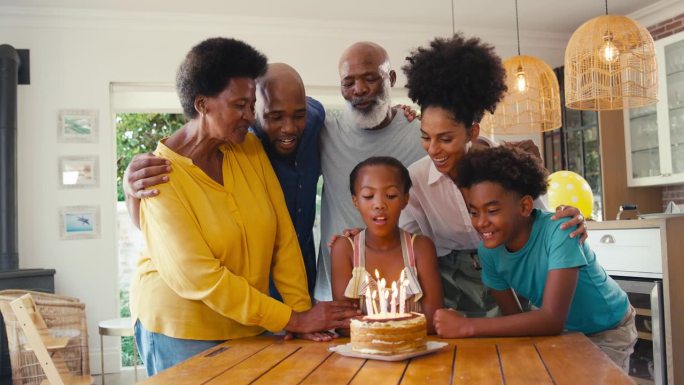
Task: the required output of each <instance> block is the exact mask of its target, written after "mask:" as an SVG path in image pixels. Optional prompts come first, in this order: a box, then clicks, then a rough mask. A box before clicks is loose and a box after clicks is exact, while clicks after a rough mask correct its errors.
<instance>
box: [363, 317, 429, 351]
mask: <svg viewBox="0 0 684 385" xmlns="http://www.w3.org/2000/svg"><path fill="white" fill-rule="evenodd" d="M426 337H427V323H426V321H425V316H424V315H422V314H420V313H393V314H389V313H381V314H372V315H367V316H365V317H363V318H361V319H354V320H352V321H351V344H352V350H353V351H356V352H359V353H365V354H378V355H396V354H404V353H412V352H416V351H421V350H425V349H426V348H427V340H426Z"/></svg>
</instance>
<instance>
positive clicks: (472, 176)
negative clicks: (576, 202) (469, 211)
mask: <svg viewBox="0 0 684 385" xmlns="http://www.w3.org/2000/svg"><path fill="white" fill-rule="evenodd" d="M457 171H458V174H457V176H456V184H457V185H458V186H459V187H462V188H470V187H471V186H473V185H475V184H478V183H481V182H493V183H498V184H500V185H501V186H502V187H503V188H504V189H506V190H507V191H515V192H516V193H518V194H519V195H520V196H525V195H529V196H531V197H532V198H533V199H537V198H538V197H539V196H540V195H542V194H544V193H546V189H547V182H546V180H547V177H548V175H549V172H548V171H547V170H546V169H545V168H544V166H542V164H541V162H539V160H537V159H535V158H534V157H533V156H532V155H530V154H529V153H527V152H524V151H522V150H520V149H518V148H509V147H504V146H499V147H494V148H488V149H482V150H474V151H470V152H468V153H467V154H466V155H464V156H463V158H461V161H460V162H459V164H458V166H457Z"/></svg>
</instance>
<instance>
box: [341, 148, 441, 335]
mask: <svg viewBox="0 0 684 385" xmlns="http://www.w3.org/2000/svg"><path fill="white" fill-rule="evenodd" d="M349 188H350V190H351V194H352V202H353V203H354V206H355V207H356V208H357V209H358V210H359V212H360V213H361V217H362V219H363V221H364V223H365V224H366V228H365V229H364V230H362V231H361V232H359V233H358V234H356V235H355V236H354V237H353V238H351V237H339V238H337V239H336V240H335V242H334V243H333V245H332V254H331V255H332V289H333V298H334V299H335V300H337V299H345V298H360V297H361V296H363V297H364V307H366V308H368V307H369V306H370V309H372V308H373V306H378V309H377V312H376V313H383V312H386V311H387V310H383V309H382V305H385V306H388V304H390V305H391V302H392V301H391V299H392V298H393V293H396V292H397V291H399V292H401V291H402V287H403V290H405V298H407V301H406V303H405V305H406V306H407V308H406V309H404V310H405V311H422V312H423V313H424V314H425V316H426V318H427V321H428V325H429V327H428V331H429V332H430V331H431V330H432V315H433V313H434V312H435V310H436V309H439V308H441V307H442V306H443V303H442V285H441V282H440V279H439V271H438V269H437V259H436V255H435V246H434V245H433V243H432V241H431V240H430V239H429V238H427V237H424V236H420V235H412V234H410V233H408V232H406V231H404V230H401V229H400V228H399V227H398V225H397V224H398V222H399V215H400V213H401V210H402V209H403V208H404V207H406V204H407V203H408V199H409V194H408V192H409V189H410V188H411V179H410V177H409V174H408V170H406V167H404V166H403V165H402V164H401V162H399V161H398V160H396V159H394V158H391V157H371V158H368V159H366V160H364V161H363V162H361V163H359V164H358V165H357V166H356V167H355V168H354V169H353V170H352V172H351V174H350V176H349ZM376 271H377V273H376V274H373V273H375V272H376ZM419 272H420V273H419ZM372 274H373V275H372ZM379 277H384V278H383V279H380V278H379ZM400 277H402V278H403V279H401V278H400ZM395 280H396V281H397V288H396V289H395V290H394V291H393V290H392V289H391V288H389V287H385V285H383V284H386V281H389V282H392V281H395ZM404 282H407V283H404ZM373 293H376V295H374V294H373ZM369 297H370V298H371V301H370V302H368V301H367V298H369ZM373 297H377V298H378V300H379V302H378V303H375V302H374V301H372V299H373ZM385 297H386V298H389V299H388V300H387V301H385ZM398 298H400V296H399V297H398ZM401 302H402V301H400V300H399V303H398V305H397V306H398V308H401V307H402V304H401ZM366 303H370V305H368V304H366ZM381 304H382V305H381ZM370 309H366V313H367V314H372V313H373V310H370ZM385 309H387V308H385ZM393 312H395V313H396V312H398V309H394V310H393ZM340 331H341V332H342V333H343V334H344V333H345V330H340Z"/></svg>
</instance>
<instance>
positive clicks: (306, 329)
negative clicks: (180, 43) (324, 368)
mask: <svg viewBox="0 0 684 385" xmlns="http://www.w3.org/2000/svg"><path fill="white" fill-rule="evenodd" d="M265 69H266V57H264V56H263V55H262V54H261V53H259V52H258V51H256V50H255V49H254V48H252V47H251V46H249V45H247V44H245V43H243V42H241V41H238V40H233V39H225V38H213V39H208V40H205V41H203V42H201V43H200V44H198V45H197V46H195V47H193V48H192V50H191V51H190V52H189V53H188V54H187V56H186V58H185V60H184V61H183V63H182V64H181V66H180V68H179V70H178V74H177V78H176V87H177V91H178V95H179V96H180V100H181V104H182V106H183V112H184V114H185V115H186V117H187V118H188V119H189V121H188V123H186V124H185V125H184V126H183V127H182V128H180V129H179V130H178V131H177V132H176V133H174V134H173V135H171V136H170V137H168V138H166V139H164V140H162V141H160V142H159V145H158V147H157V150H156V151H155V154H156V155H157V156H160V157H163V158H166V159H167V160H168V161H169V162H170V165H171V166H172V169H173V171H172V172H173V177H172V178H170V181H169V182H168V183H164V184H162V185H159V186H158V187H156V188H158V189H159V190H160V194H159V196H158V197H156V198H155V199H147V200H143V201H142V203H141V207H140V221H141V222H140V224H141V229H142V231H143V234H144V236H145V240H146V244H147V251H146V253H145V256H144V257H142V258H141V259H140V261H139V262H138V267H137V272H136V277H135V278H134V282H133V285H132V290H131V291H132V297H131V312H132V315H133V317H134V319H135V320H136V323H135V334H136V338H137V343H138V347H139V349H140V352H141V354H142V357H143V361H144V362H145V365H146V367H147V371H148V374H149V375H153V374H156V373H157V372H159V371H161V370H164V369H166V368H168V367H170V366H173V365H175V364H177V363H179V362H180V361H183V360H184V359H186V358H188V357H191V356H193V355H195V354H197V353H198V352H200V351H202V350H206V349H208V348H210V347H212V346H214V345H216V344H218V343H220V342H222V341H224V340H227V339H233V338H240V337H248V336H254V335H258V334H261V333H263V332H264V331H265V330H268V331H271V332H278V331H281V330H286V331H288V332H291V333H305V337H308V338H311V339H318V340H320V339H329V338H330V337H329V335H327V334H325V333H315V332H317V331H321V330H328V329H331V328H335V327H339V325H342V324H345V323H347V322H348V318H349V317H351V316H354V315H357V314H358V313H357V311H356V310H355V308H354V305H353V304H351V303H345V302H327V303H319V304H317V305H316V306H314V307H313V308H311V302H310V299H309V295H308V292H307V285H306V273H305V270H304V265H303V262H302V257H301V251H300V249H299V246H298V243H297V238H296V235H295V232H294V228H293V225H292V222H291V221H290V217H289V215H288V211H287V207H286V206H285V201H284V198H283V193H282V191H281V189H280V185H279V183H278V180H277V178H276V176H275V173H274V172H273V169H272V168H271V164H270V162H269V160H268V158H267V156H266V154H265V153H264V150H263V148H262V147H261V144H260V142H259V140H258V139H257V138H256V137H255V136H254V135H252V134H251V133H248V128H249V126H250V125H251V124H253V123H254V110H253V109H254V103H255V84H254V79H255V78H256V77H258V76H259V75H261V74H263V73H264V72H265ZM271 272H272V273H273V279H274V281H275V284H276V287H277V288H278V291H279V292H280V293H281V294H282V298H283V301H284V303H282V302H279V301H277V300H275V299H273V298H271V297H269V295H268V279H269V274H270V273H271ZM307 333H309V334H307Z"/></svg>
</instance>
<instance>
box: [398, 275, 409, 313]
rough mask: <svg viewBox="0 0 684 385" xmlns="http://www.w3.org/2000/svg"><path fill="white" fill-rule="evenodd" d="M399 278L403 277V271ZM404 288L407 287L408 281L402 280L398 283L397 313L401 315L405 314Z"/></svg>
mask: <svg viewBox="0 0 684 385" xmlns="http://www.w3.org/2000/svg"><path fill="white" fill-rule="evenodd" d="M401 276H402V278H403V277H404V272H403V271H402V272H401ZM406 286H408V280H407V279H402V280H401V281H400V283H399V313H401V314H404V313H405V312H406Z"/></svg>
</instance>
